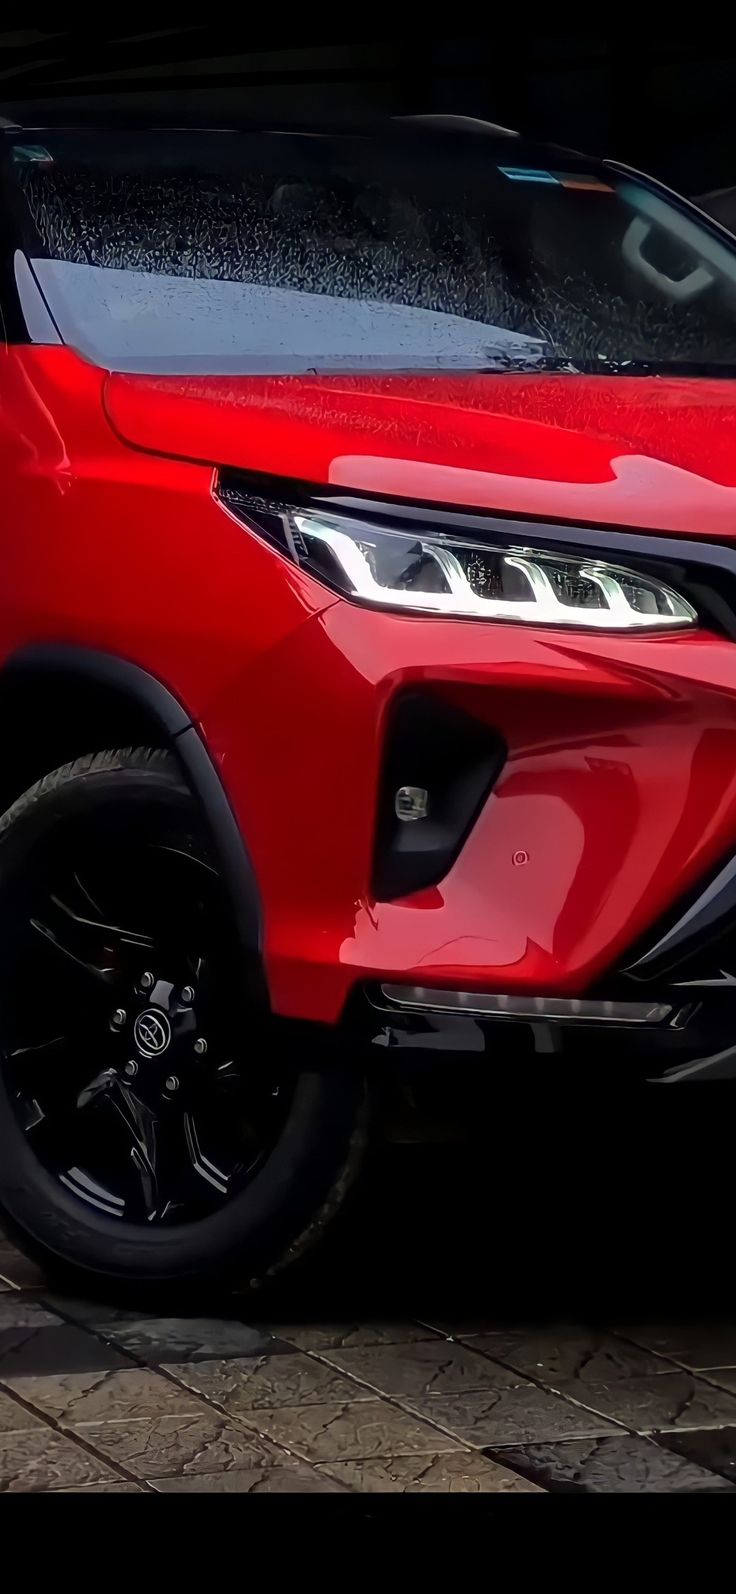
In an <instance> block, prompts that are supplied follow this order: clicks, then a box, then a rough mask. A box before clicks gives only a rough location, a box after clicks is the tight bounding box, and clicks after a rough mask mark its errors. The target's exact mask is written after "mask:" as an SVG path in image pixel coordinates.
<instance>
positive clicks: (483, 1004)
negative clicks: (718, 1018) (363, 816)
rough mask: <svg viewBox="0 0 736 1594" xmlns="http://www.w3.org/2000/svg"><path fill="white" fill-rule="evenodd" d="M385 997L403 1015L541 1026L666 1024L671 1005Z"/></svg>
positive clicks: (402, 991) (394, 989)
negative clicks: (499, 1020)
mask: <svg viewBox="0 0 736 1594" xmlns="http://www.w3.org/2000/svg"><path fill="white" fill-rule="evenodd" d="M381 994H382V996H383V997H384V998H385V1000H386V1001H387V1002H388V1003H390V1005H391V1007H395V1008H399V1009H401V1011H402V1012H433V1013H463V1014H466V1015H467V1016H468V1017H469V1018H520V1019H527V1020H536V1021H537V1022H538V1023H545V1022H549V1021H550V1020H557V1021H559V1022H562V1023H565V1024H570V1023H575V1022H578V1023H588V1024H651V1025H656V1024H666V1023H667V1022H668V1020H670V1021H671V1019H672V1015H673V1011H674V1009H673V1007H672V1005H671V1003H669V1002H652V1001H649V1002H608V1001H605V1002H600V1001H591V1000H590V999H589V998H587V997H577V996H569V997H568V996H492V995H487V994H486V993H485V992H484V991H443V990H432V989H429V988H427V987H426V986H424V985H382V986H381Z"/></svg>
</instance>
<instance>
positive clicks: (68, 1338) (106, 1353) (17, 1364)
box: [0, 1296, 130, 1383]
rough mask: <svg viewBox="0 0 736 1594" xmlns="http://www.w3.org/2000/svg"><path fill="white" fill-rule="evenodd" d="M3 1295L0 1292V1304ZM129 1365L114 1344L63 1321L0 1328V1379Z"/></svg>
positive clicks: (4, 1380) (6, 1379) (5, 1381)
mask: <svg viewBox="0 0 736 1594" xmlns="http://www.w3.org/2000/svg"><path fill="white" fill-rule="evenodd" d="M5 1299H6V1297H5V1296H3V1299H2V1301H0V1306H2V1305H3V1304H4V1302H5ZM9 1299H10V1300H12V1299H13V1297H12V1296H10V1297H9ZM129 1366H130V1362H129V1361H127V1360H126V1358H125V1357H124V1356H122V1355H121V1353H120V1351H118V1350H116V1349H115V1348H114V1346H112V1345H106V1344H104V1343H103V1341H102V1340H100V1339H96V1338H95V1336H94V1335H93V1334H86V1333H84V1331H83V1330H82V1329H80V1328H73V1327H71V1326H70V1325H69V1324H67V1323H60V1324H59V1326H58V1328H56V1327H53V1326H49V1327H46V1326H45V1325H43V1324H41V1326H40V1327H30V1326H29V1327H26V1328H20V1327H19V1328H9V1329H6V1330H5V1331H4V1332H0V1381H2V1382H4V1383H11V1382H14V1381H15V1380H16V1379H18V1378H34V1377H44V1376H47V1375H51V1374H55V1373H72V1372H94V1371H103V1370H105V1369H107V1368H110V1369H112V1368H114V1367H129Z"/></svg>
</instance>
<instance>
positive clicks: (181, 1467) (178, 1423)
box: [80, 1408, 320, 1479]
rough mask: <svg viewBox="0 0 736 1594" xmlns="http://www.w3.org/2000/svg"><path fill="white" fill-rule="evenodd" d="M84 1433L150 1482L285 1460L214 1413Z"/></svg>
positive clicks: (102, 1425) (90, 1426)
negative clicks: (150, 1480) (155, 1479)
mask: <svg viewBox="0 0 736 1594" xmlns="http://www.w3.org/2000/svg"><path fill="white" fill-rule="evenodd" d="M318 1409H320V1408H318ZM80 1431H81V1430H80ZM83 1432H84V1438H85V1439H86V1440H87V1442H88V1443H89V1444H91V1445H94V1448H95V1450H99V1451H100V1452H101V1453H102V1454H103V1455H105V1456H107V1457H109V1459H110V1460H111V1461H114V1462H116V1463H117V1464H118V1465H119V1466H121V1467H125V1468H126V1469H127V1471H128V1472H132V1473H134V1475H135V1476H136V1477H139V1478H146V1479H153V1478H165V1477H177V1476H180V1475H181V1476H184V1477H186V1476H187V1475H188V1474H190V1473H199V1472H201V1473H211V1472H229V1471H234V1470H240V1471H242V1470H243V1469H244V1468H249V1467H266V1466H269V1465H272V1464H273V1463H274V1462H275V1461H282V1462H283V1459H284V1458H283V1453H282V1452H281V1451H279V1450H277V1449H276V1448H275V1447H274V1446H273V1445H270V1444H269V1443H268V1442H267V1440H264V1439H261V1438H260V1437H259V1435H258V1434H257V1433H246V1431H245V1429H244V1428H240V1427H236V1426H235V1424H234V1423H231V1422H228V1421H227V1419H226V1418H225V1417H221V1416H220V1415H219V1413H218V1412H214V1411H204V1410H203V1411H202V1415H201V1416H176V1417H154V1418H152V1419H151V1420H150V1421H148V1422H142V1421H140V1420H137V1421H134V1422H120V1421H116V1422H98V1423H86V1424H85V1427H84V1430H83Z"/></svg>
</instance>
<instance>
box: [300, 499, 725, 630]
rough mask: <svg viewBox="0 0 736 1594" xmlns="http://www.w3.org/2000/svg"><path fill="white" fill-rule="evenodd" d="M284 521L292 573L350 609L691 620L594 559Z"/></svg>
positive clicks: (663, 594) (544, 619) (690, 613)
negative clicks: (306, 576) (304, 572)
mask: <svg viewBox="0 0 736 1594" xmlns="http://www.w3.org/2000/svg"><path fill="white" fill-rule="evenodd" d="M289 520H290V523H291V536H292V539H293V552H294V557H295V558H296V559H297V560H298V562H299V564H301V565H303V566H304V567H305V568H306V569H308V570H311V571H312V573H313V574H314V575H315V576H318V577H319V578H320V579H321V580H323V581H327V582H328V583H329V585H330V586H333V587H337V588H338V590H339V591H341V592H343V593H344V594H345V595H346V597H349V598H353V599H356V600H357V601H358V602H360V603H369V604H374V605H377V606H379V607H381V608H390V609H397V608H400V609H406V610H409V611H410V612H414V613H423V614H445V615H457V616H466V617H472V618H474V619H485V620H527V621H529V622H530V623H531V624H532V625H540V624H542V625H556V626H563V625H574V626H595V627H596V628H598V629H603V630H614V631H629V630H633V629H635V628H636V627H643V626H646V627H649V628H652V627H661V626H682V625H693V624H694V623H695V621H696V619H697V615H696V612H695V610H694V609H693V608H692V606H691V605H690V604H689V603H688V602H687V600H686V599H685V598H683V597H681V596H680V594H679V593H677V592H674V591H673V590H672V588H671V587H668V586H665V585H664V584H663V583H662V582H660V581H657V580H654V579H653V578H652V577H651V576H649V575H646V576H645V575H640V574H638V573H637V572H635V571H633V570H626V569H622V568H620V567H619V566H618V565H614V564H609V563H608V562H603V561H601V560H598V559H594V560H591V559H575V558H571V557H569V556H567V555H565V556H561V555H558V554H555V553H552V552H550V551H544V550H541V549H538V548H534V547H513V548H510V547H506V548H502V547H493V546H492V545H489V544H487V543H474V542H472V541H468V540H466V539H465V538H463V537H461V536H455V535H451V534H445V533H439V534H438V533H435V532H433V533H432V534H431V535H427V534H426V533H425V532H423V531H422V532H420V533H418V532H417V531H415V530H414V531H407V530H404V529H401V530H399V529H396V530H394V529H393V528H392V529H391V530H386V528H385V527H383V526H377V525H371V524H370V523H367V522H364V521H353V520H350V519H347V518H343V517H342V516H339V517H338V516H335V517H334V518H333V517H332V516H330V515H323V514H321V513H320V514H318V513H315V512H313V511H305V512H304V513H302V512H301V511H295V512H294V513H292V514H291V515H290V516H289Z"/></svg>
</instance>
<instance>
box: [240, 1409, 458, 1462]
mask: <svg viewBox="0 0 736 1594" xmlns="http://www.w3.org/2000/svg"><path fill="white" fill-rule="evenodd" d="M240 1415H241V1419H242V1421H243V1422H245V1423H248V1424H249V1425H252V1426H253V1427H254V1428H257V1429H258V1431H259V1433H262V1434H265V1435H266V1436H267V1438H269V1439H272V1440H273V1441H274V1443H276V1444H282V1445H284V1446H286V1447H287V1448H288V1449H289V1450H290V1451H291V1452H292V1453H293V1454H295V1455H299V1456H302V1457H303V1458H304V1459H305V1460H306V1461H348V1460H352V1459H361V1458H367V1457H369V1456H401V1455H405V1456H409V1455H433V1454H436V1453H443V1452H445V1451H447V1450H462V1448H463V1446H462V1444H461V1442H460V1440H459V1439H455V1438H453V1437H451V1436H450V1435H445V1434H442V1433H438V1432H437V1429H436V1428H431V1427H430V1426H429V1424H427V1423H423V1422H419V1421H417V1419H416V1418H415V1417H413V1416H410V1415H408V1414H407V1413H405V1412H402V1411H397V1410H396V1408H395V1407H394V1406H389V1405H388V1404H387V1403H384V1402H383V1401H380V1400H365V1401H360V1402H356V1403H354V1402H349V1403H342V1404H339V1405H337V1404H332V1405H322V1406H318V1405H313V1406H278V1407H276V1408H274V1409H273V1410H263V1409H261V1410H260V1411H250V1412H246V1411H243V1412H241V1414H240Z"/></svg>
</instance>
